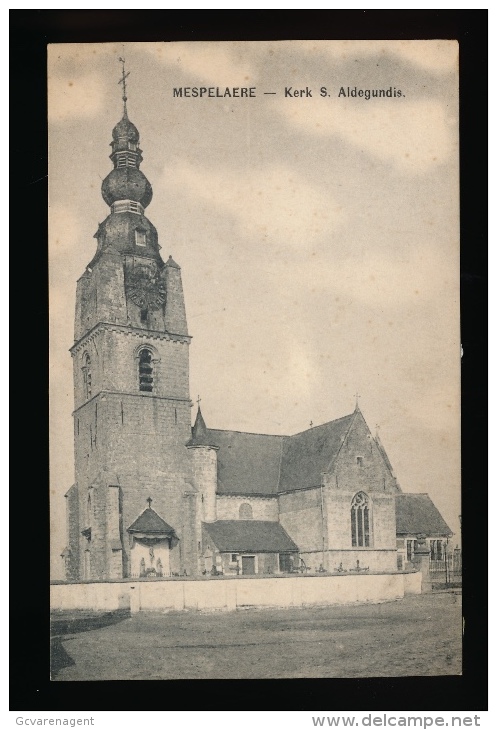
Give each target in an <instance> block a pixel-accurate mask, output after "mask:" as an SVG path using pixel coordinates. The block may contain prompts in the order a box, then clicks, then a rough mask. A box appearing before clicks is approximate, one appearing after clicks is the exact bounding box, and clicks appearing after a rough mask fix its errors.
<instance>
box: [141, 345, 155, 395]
mask: <svg viewBox="0 0 497 730" xmlns="http://www.w3.org/2000/svg"><path fill="white" fill-rule="evenodd" d="M138 376H139V382H140V390H142V391H145V392H148V393H151V392H152V390H153V386H154V372H153V366H152V353H151V352H150V350H147V349H144V350H141V352H140V359H139V365H138Z"/></svg>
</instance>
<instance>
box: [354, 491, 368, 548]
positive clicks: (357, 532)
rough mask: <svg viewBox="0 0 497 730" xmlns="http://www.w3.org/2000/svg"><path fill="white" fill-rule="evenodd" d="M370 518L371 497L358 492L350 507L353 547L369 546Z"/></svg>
mask: <svg viewBox="0 0 497 730" xmlns="http://www.w3.org/2000/svg"><path fill="white" fill-rule="evenodd" d="M369 518H370V511H369V498H368V496H367V495H366V494H364V492H358V493H357V494H356V495H355V497H354V499H353V500H352V505H351V508H350V522H351V533H352V547H369V545H370V526H369Z"/></svg>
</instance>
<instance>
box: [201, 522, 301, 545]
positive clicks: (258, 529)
mask: <svg viewBox="0 0 497 730" xmlns="http://www.w3.org/2000/svg"><path fill="white" fill-rule="evenodd" d="M204 527H205V529H206V531H207V534H208V535H209V537H210V538H211V540H212V542H213V543H214V545H215V546H216V548H217V549H218V550H219V552H221V553H235V552H237V553H279V552H294V551H296V550H298V547H297V545H296V544H295V543H294V542H293V540H292V539H291V538H290V537H289V536H288V534H287V533H286V532H285V530H284V529H283V527H282V526H281V525H280V523H279V522H266V521H263V520H218V521H217V522H204Z"/></svg>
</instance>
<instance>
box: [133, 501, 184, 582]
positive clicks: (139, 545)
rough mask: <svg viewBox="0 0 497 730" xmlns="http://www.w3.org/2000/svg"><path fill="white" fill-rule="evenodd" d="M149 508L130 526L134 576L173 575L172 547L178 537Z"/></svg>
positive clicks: (164, 576) (149, 505)
mask: <svg viewBox="0 0 497 730" xmlns="http://www.w3.org/2000/svg"><path fill="white" fill-rule="evenodd" d="M147 502H148V508H147V509H146V510H144V511H143V512H142V513H141V515H139V517H138V518H137V519H136V520H135V521H134V522H133V524H132V525H130V526H129V527H128V533H129V536H130V543H131V546H130V569H129V576H128V577H130V578H167V577H169V576H171V559H170V555H171V550H172V549H173V548H174V547H176V545H177V544H178V537H177V535H176V533H175V531H174V529H173V528H172V527H171V525H168V523H167V522H166V521H165V520H163V519H162V517H160V515H158V514H157V512H156V511H155V510H153V509H152V507H151V504H152V500H151V498H150V497H149V498H148V500H147Z"/></svg>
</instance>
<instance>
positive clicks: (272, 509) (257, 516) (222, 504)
mask: <svg viewBox="0 0 497 730" xmlns="http://www.w3.org/2000/svg"><path fill="white" fill-rule="evenodd" d="M242 504H249V505H250V506H251V507H252V519H254V520H269V521H270V522H278V519H279V517H278V497H276V496H275V497H267V498H266V497H250V496H235V495H229V496H228V495H223V494H218V495H217V519H218V520H239V519H240V505H242Z"/></svg>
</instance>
